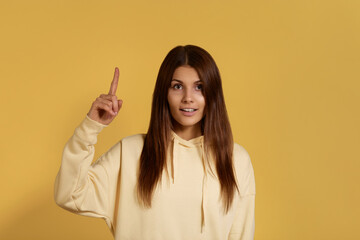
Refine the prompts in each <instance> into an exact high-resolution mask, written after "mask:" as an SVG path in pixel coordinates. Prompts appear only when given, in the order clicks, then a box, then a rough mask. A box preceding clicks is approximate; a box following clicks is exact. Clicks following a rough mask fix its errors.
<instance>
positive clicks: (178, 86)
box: [173, 84, 182, 90]
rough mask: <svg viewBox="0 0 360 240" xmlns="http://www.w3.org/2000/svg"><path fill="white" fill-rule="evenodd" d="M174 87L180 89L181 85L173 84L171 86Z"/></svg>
mask: <svg viewBox="0 0 360 240" xmlns="http://www.w3.org/2000/svg"><path fill="white" fill-rule="evenodd" d="M173 88H174V89H177V90H178V89H182V85H181V84H174V86H173Z"/></svg>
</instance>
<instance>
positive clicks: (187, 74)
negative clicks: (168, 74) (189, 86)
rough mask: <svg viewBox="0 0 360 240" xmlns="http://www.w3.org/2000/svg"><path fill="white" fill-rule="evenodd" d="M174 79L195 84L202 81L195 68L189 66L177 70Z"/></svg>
mask: <svg viewBox="0 0 360 240" xmlns="http://www.w3.org/2000/svg"><path fill="white" fill-rule="evenodd" d="M173 79H174V80H175V79H176V80H180V81H183V82H187V81H191V82H193V81H199V80H200V78H199V75H198V73H197V71H196V70H195V68H193V67H191V66H188V65H185V66H180V67H178V68H176V69H175V71H174V74H173Z"/></svg>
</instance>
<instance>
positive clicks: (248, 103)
mask: <svg viewBox="0 0 360 240" xmlns="http://www.w3.org/2000/svg"><path fill="white" fill-rule="evenodd" d="M0 29H1V31H0V32H1V33H0V34H1V37H0V79H1V88H0V98H1V99H0V100H1V101H0V104H1V109H0V110H1V118H0V121H1V122H0V126H1V138H0V139H1V140H0V141H1V142H0V146H1V167H0V180H1V181H0V184H1V185H0V189H1V198H0V203H1V204H0V239H4V240H5V239H112V237H111V234H110V231H109V230H108V228H107V226H106V224H105V222H104V221H103V220H101V219H94V218H89V217H82V216H78V215H75V214H73V213H70V212H67V211H65V210H63V209H61V208H59V207H58V206H57V205H56V204H55V202H54V200H53V184H54V180H55V176H56V173H57V171H58V169H59V167H60V162H61V154H62V150H63V147H64V145H65V143H66V141H67V140H68V139H69V138H70V136H71V135H72V134H73V131H74V129H75V127H76V126H77V125H78V124H79V123H80V122H81V121H82V120H83V118H84V117H85V114H86V113H87V112H88V110H89V109H90V106H91V103H92V102H93V101H94V100H95V98H96V97H97V96H99V95H100V94H101V93H107V92H108V89H109V86H110V82H111V80H112V76H113V71H114V68H115V67H116V66H118V67H119V68H120V82H119V88H118V91H117V93H118V96H119V98H122V99H123V100H124V105H123V109H122V110H121V112H120V114H119V116H118V117H117V119H115V121H114V122H113V123H112V124H111V125H110V126H109V127H108V128H106V129H105V130H104V131H103V132H102V133H101V134H100V135H99V138H98V144H97V145H96V154H95V157H96V158H97V157H98V156H100V154H101V153H103V152H105V151H106V150H108V149H109V148H110V147H111V146H112V145H113V144H115V142H116V141H118V140H119V139H120V138H122V137H124V136H127V135H130V134H135V133H140V132H145V131H146V129H147V126H148V122H149V113H150V104H151V95H152V91H153V88H154V83H155V79H156V75H157V72H158V69H159V67H160V64H161V62H162V60H163V59H164V57H165V55H166V54H167V52H168V51H169V50H170V49H171V48H173V47H175V46H176V45H179V44H181V45H183V44H195V45H199V46H201V47H203V48H205V49H206V50H208V51H209V52H210V53H211V54H212V56H213V57H214V58H215V60H216V62H217V64H218V66H219V68H220V72H221V75H222V78H223V85H224V92H225V97H226V103H227V107H228V112H229V116H230V119H231V124H232V129H233V133H234V137H235V141H236V142H238V143H239V144H241V145H243V146H244V147H245V148H246V149H247V151H248V152H249V154H250V156H251V159H252V163H253V166H254V170H255V177H256V190H257V197H256V231H255V239H256V240H263V239H264V240H268V239H269V240H278V239H279V240H288V239H290V240H297V239H299V240H300V239H301V240H303V239H327V240H328V239H360V231H358V227H359V223H360V220H359V216H360V207H359V203H360V191H359V182H360V177H359V175H360V172H359V170H360V161H359V160H360V153H359V149H360V148H359V146H360V127H359V122H360V111H359V107H360V83H359V80H360V70H359V68H360V1H358V0H352V1H351V0H338V1H334V0H298V1H288V0H283V1H281V0H277V1H269V0H252V1H248V0H239V1H222V2H220V1H213V0H208V1H194V0H193V1H173V0H168V1H164V0H162V1H160V0H158V1H131V2H130V1H85V0H83V1H78V0H75V1H74V0H67V1H38V0H34V1H10V0H9V1H1V2H0Z"/></svg>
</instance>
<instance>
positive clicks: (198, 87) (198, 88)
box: [195, 84, 203, 91]
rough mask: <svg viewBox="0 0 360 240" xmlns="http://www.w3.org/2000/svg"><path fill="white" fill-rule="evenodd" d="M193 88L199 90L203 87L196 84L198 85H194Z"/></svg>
mask: <svg viewBox="0 0 360 240" xmlns="http://www.w3.org/2000/svg"><path fill="white" fill-rule="evenodd" d="M195 89H196V90H199V91H201V90H202V89H203V85H202V84H198V85H196V87H195Z"/></svg>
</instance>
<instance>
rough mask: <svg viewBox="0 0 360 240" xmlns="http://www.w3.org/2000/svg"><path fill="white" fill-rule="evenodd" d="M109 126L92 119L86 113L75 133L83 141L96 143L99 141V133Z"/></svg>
mask: <svg viewBox="0 0 360 240" xmlns="http://www.w3.org/2000/svg"><path fill="white" fill-rule="evenodd" d="M107 126H108V125H105V124H102V123H99V122H97V121H95V120H93V119H91V118H90V117H89V116H88V115H87V114H86V117H85V118H84V120H83V121H82V122H81V123H80V124H79V126H78V127H77V128H76V129H75V132H74V135H76V136H77V137H79V138H80V139H81V140H82V141H84V142H87V143H89V144H92V145H94V144H96V142H97V135H98V134H99V133H100V132H101V131H102V130H103V129H104V128H106V127H107Z"/></svg>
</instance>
